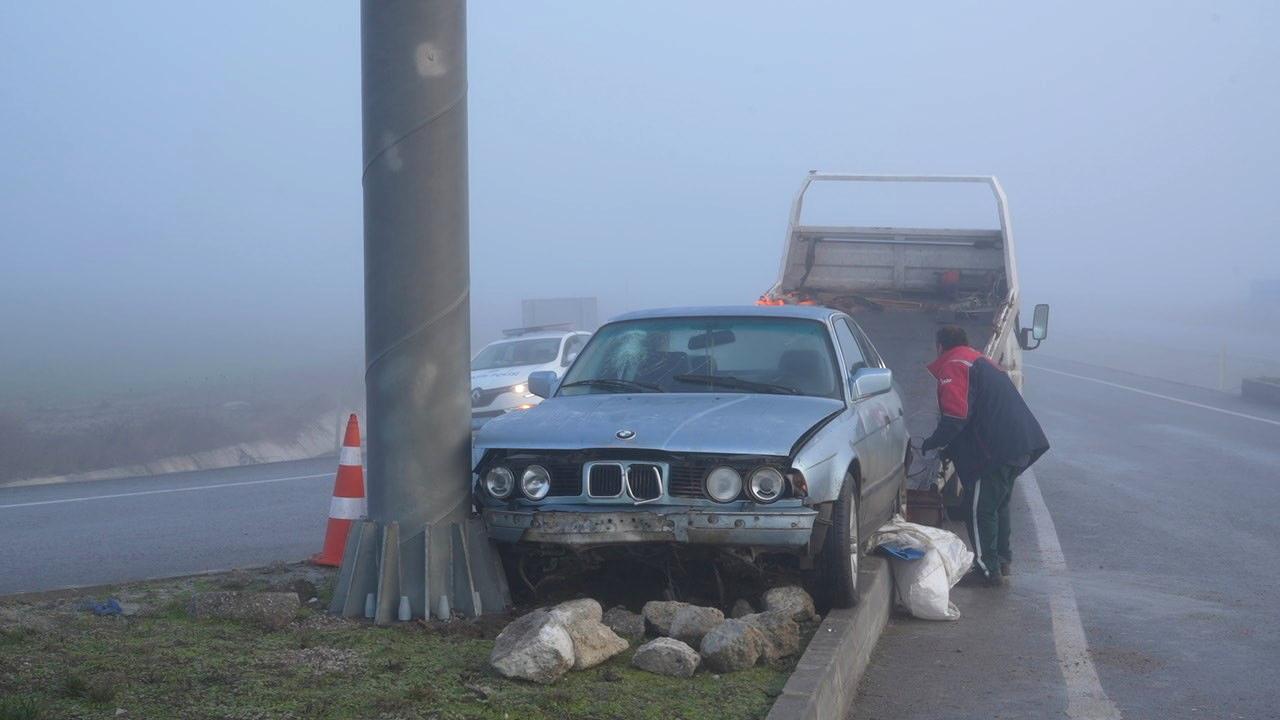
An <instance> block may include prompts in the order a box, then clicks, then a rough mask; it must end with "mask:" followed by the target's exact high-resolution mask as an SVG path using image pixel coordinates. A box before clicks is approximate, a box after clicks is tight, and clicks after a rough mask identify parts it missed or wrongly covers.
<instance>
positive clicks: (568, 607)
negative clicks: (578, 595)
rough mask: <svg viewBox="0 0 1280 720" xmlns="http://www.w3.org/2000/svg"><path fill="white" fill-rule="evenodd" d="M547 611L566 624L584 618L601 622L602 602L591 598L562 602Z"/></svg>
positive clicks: (571, 623)
mask: <svg viewBox="0 0 1280 720" xmlns="http://www.w3.org/2000/svg"><path fill="white" fill-rule="evenodd" d="M547 612H549V613H551V617H553V618H555V619H556V620H557V621H559V622H560V623H562V624H564V625H573V624H574V623H577V622H581V621H583V620H594V621H595V622H600V618H601V610H600V603H598V602H596V601H595V600H592V599H591V598H583V599H581V600H569V601H566V602H562V603H560V604H559V605H556V606H555V607H553V608H551V609H550V610H548V611H547Z"/></svg>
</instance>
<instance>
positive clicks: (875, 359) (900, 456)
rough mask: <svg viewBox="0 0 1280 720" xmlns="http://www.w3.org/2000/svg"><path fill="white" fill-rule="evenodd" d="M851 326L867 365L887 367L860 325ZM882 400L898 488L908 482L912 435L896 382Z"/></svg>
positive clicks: (889, 451)
mask: <svg viewBox="0 0 1280 720" xmlns="http://www.w3.org/2000/svg"><path fill="white" fill-rule="evenodd" d="M851 324H852V326H853V331H854V334H855V335H856V336H857V339H858V345H859V346H860V347H861V348H862V354H863V357H865V358H866V359H867V364H868V365H870V366H871V367H879V368H882V367H887V366H886V365H885V362H884V359H883V358H881V357H880V353H879V352H878V351H877V350H876V348H875V346H874V345H872V344H871V339H870V338H868V337H867V334H866V333H865V332H864V331H863V330H862V328H861V327H859V326H858V323H856V322H855V323H851ZM882 400H883V402H884V403H885V404H886V406H887V408H888V410H889V419H890V422H889V427H888V428H887V429H886V430H885V438H884V439H885V442H886V444H887V446H888V450H887V451H888V453H889V455H888V457H889V459H890V460H891V461H892V463H891V464H892V465H893V467H891V468H890V473H891V475H892V479H891V485H893V486H894V487H895V488H896V487H897V484H898V483H901V482H905V481H906V474H907V442H908V440H909V439H910V437H911V435H910V430H908V428H907V418H906V412H905V411H904V410H903V405H902V394H901V393H899V392H898V384H897V383H896V382H895V383H894V385H893V390H892V391H891V392H890V393H887V394H886V395H884V396H883V398H882ZM895 492H896V491H895Z"/></svg>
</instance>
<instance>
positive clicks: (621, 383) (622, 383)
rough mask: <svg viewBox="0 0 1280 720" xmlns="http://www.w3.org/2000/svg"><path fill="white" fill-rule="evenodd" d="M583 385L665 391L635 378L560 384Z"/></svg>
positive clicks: (601, 379) (567, 386) (564, 386)
mask: <svg viewBox="0 0 1280 720" xmlns="http://www.w3.org/2000/svg"><path fill="white" fill-rule="evenodd" d="M584 385H594V386H597V387H605V388H614V389H617V390H644V391H645V392H666V390H663V389H662V388H660V387H658V386H657V385H650V384H649V383H642V382H636V381H635V380H623V379H621V378H587V379H586V380H574V381H573V382H571V383H565V384H564V385H561V386H560V387H562V388H570V387H582V386H584Z"/></svg>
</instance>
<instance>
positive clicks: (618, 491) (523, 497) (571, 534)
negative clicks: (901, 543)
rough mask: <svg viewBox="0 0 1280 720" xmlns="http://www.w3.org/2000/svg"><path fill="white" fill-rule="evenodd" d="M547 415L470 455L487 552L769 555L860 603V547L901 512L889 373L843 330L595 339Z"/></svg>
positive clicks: (695, 319)
mask: <svg viewBox="0 0 1280 720" xmlns="http://www.w3.org/2000/svg"><path fill="white" fill-rule="evenodd" d="M529 388H530V390H531V391H532V392H534V393H536V394H538V395H539V396H541V397H544V398H546V401H545V402H543V403H541V404H540V405H538V406H537V407H535V408H533V409H531V410H529V411H527V412H523V413H515V414H511V415H506V416H503V417H500V418H497V419H495V420H493V421H492V422H490V423H489V424H487V425H485V426H484V428H483V429H482V430H481V431H480V432H479V434H478V435H477V436H476V439H475V467H474V472H475V474H474V484H475V502H476V506H477V507H478V508H480V510H481V512H482V514H483V517H484V521H485V524H486V527H487V528H488V532H489V534H490V536H491V537H492V538H493V539H494V540H496V541H498V542H499V543H513V544H520V545H526V544H539V545H542V546H559V547H560V548H566V547H567V548H570V549H573V550H588V549H593V548H600V547H608V546H616V545H628V544H672V543H675V544H682V545H691V546H692V545H697V546H708V547H715V548H718V549H720V550H724V551H726V552H729V553H733V554H735V555H737V556H738V557H741V558H744V559H747V560H748V561H751V562H756V561H757V560H758V559H759V558H761V557H765V556H769V555H772V554H777V553H782V554H788V555H792V556H795V557H796V558H797V559H798V561H799V564H800V565H801V566H802V567H805V568H810V569H812V570H814V571H817V572H821V573H822V574H823V577H822V582H821V583H820V585H821V586H822V587H824V588H825V589H826V590H827V591H828V592H829V593H830V598H829V599H830V601H831V603H832V604H833V605H837V606H848V605H851V604H853V603H855V602H856V601H857V576H858V565H859V560H860V557H861V556H862V554H863V552H864V551H865V542H866V540H867V538H868V536H869V535H870V534H871V533H872V532H873V531H874V530H875V529H876V528H878V527H879V526H880V525H881V524H882V523H883V522H884V521H886V520H888V519H889V518H890V517H891V516H892V514H893V513H894V511H895V510H896V509H897V508H898V507H899V504H900V502H901V497H902V494H903V492H904V488H905V480H906V460H907V430H906V426H905V422H904V418H903V410H902V403H901V401H900V399H899V396H898V393H897V391H896V389H895V388H894V384H893V379H892V373H891V371H890V370H888V369H887V368H885V367H884V363H883V361H882V360H881V359H880V356H879V355H878V354H877V353H876V351H875V348H874V347H872V345H871V343H870V342H869V341H868V340H867V338H866V336H865V335H864V334H863V333H862V331H861V329H860V328H859V327H858V326H857V324H856V323H854V322H853V320H852V319H851V318H850V317H849V316H848V315H846V314H844V313H841V312H838V311H835V310H831V309H828V308H821V307H813V306H781V307H745V308H682V309H665V310H656V311H647V312H637V313H631V314H628V315H623V316H621V317H619V318H616V319H614V320H612V321H610V322H609V323H608V324H606V325H604V326H603V327H601V328H600V330H599V331H597V333H596V334H595V336H594V337H592V339H591V341H590V342H589V343H588V344H587V345H586V347H585V348H584V349H583V350H582V352H581V354H580V355H579V356H578V358H577V360H576V361H575V362H574V363H573V365H572V367H570V368H569V370H568V371H567V372H566V373H565V374H564V377H563V378H562V379H559V380H557V378H556V377H555V375H554V374H553V373H533V374H531V375H530V376H529Z"/></svg>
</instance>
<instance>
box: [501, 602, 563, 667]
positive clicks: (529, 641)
mask: <svg viewBox="0 0 1280 720" xmlns="http://www.w3.org/2000/svg"><path fill="white" fill-rule="evenodd" d="M573 659H574V657H573V639H572V638H570V637H569V631H568V630H566V629H565V627H564V625H563V624H561V623H560V622H559V621H558V620H556V619H555V618H553V617H551V613H549V612H547V611H546V610H534V611H533V612H531V613H529V614H528V615H524V616H523V617H520V618H517V619H516V620H515V621H513V622H512V623H511V624H510V625H508V626H506V627H505V628H503V630H502V632H501V633H499V634H498V638H497V639H496V640H494V641H493V652H491V653H489V664H490V665H492V666H493V669H494V670H497V671H498V672H499V673H500V674H501V675H502V676H504V677H509V678H519V679H521V680H532V681H533V682H536V683H543V684H550V683H553V682H555V681H556V680H558V679H560V676H561V675H564V674H565V673H566V672H568V671H569V668H571V667H573Z"/></svg>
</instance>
